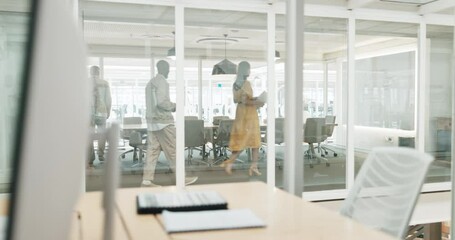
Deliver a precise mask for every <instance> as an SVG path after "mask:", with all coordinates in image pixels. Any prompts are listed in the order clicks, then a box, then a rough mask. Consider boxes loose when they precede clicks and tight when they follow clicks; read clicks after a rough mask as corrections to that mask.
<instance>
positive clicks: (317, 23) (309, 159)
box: [80, 1, 453, 192]
mask: <svg viewBox="0 0 455 240" xmlns="http://www.w3.org/2000/svg"><path fill="white" fill-rule="evenodd" d="M386 5H387V4H384V7H385V6H386ZM395 5H396V4H395ZM395 5H394V4H392V5H391V6H395ZM398 5H399V4H398ZM399 6H401V5H399ZM404 6H406V5H404ZM219 8H220V7H217V4H214V5H213V9H210V8H196V7H188V8H185V15H184V17H183V19H181V20H180V21H181V22H183V26H181V27H183V33H184V34H183V38H182V39H181V40H182V41H183V50H184V53H185V54H184V66H183V69H180V71H181V74H182V77H183V82H184V84H183V93H184V99H183V102H184V105H183V106H184V116H185V117H186V118H187V119H188V117H197V119H199V120H203V122H204V126H205V130H204V131H202V132H204V137H203V138H204V140H201V141H205V143H197V144H199V146H195V147H199V148H197V149H196V150H195V149H191V148H190V150H189V151H190V152H189V151H188V150H187V147H185V148H184V149H178V150H177V151H179V150H184V151H183V152H184V153H183V154H184V155H185V159H186V164H185V168H186V169H188V170H189V171H191V172H193V173H194V174H197V175H199V176H200V179H199V182H200V183H218V182H229V181H234V182H235V181H250V180H261V181H266V178H267V174H262V175H261V176H256V177H253V178H250V177H248V174H246V171H247V168H248V166H249V162H250V161H251V154H249V152H248V151H244V152H243V153H242V154H241V155H240V156H239V157H238V161H236V163H235V164H234V169H235V170H238V171H235V173H234V175H233V176H230V177H226V176H225V174H224V173H223V169H222V168H219V167H217V165H219V164H220V161H222V160H223V158H224V159H226V158H227V157H228V156H219V154H214V150H212V149H213V148H214V145H213V132H216V130H215V131H213V128H214V125H215V127H216V124H213V123H214V119H216V118H218V117H222V116H225V117H228V118H230V119H235V112H236V104H235V103H234V101H233V95H232V84H233V82H234V80H235V77H236V76H235V73H231V74H216V73H215V74H214V71H215V65H216V64H218V63H221V61H222V60H224V59H227V60H228V61H230V62H231V63H233V64H238V63H239V62H241V61H245V60H246V61H248V62H250V64H251V74H250V76H249V77H248V80H249V81H250V82H251V85H252V89H253V93H254V94H255V95H256V96H258V95H259V94H260V93H262V92H264V91H265V92H268V93H269V94H268V95H269V97H271V96H275V98H274V101H273V103H274V106H273V109H274V115H275V120H277V119H278V121H280V120H279V119H281V118H285V117H286V116H285V111H284V109H285V95H286V94H285V84H286V83H285V78H284V72H285V59H286V56H287V52H286V46H285V33H286V26H285V25H286V23H285V15H283V14H280V12H279V11H277V13H276V14H274V19H272V20H270V19H268V16H267V13H265V12H254V11H246V10H237V11H234V10H220V9H219ZM408 8H411V7H410V6H408ZM107 9H109V10H107ZM310 10H311V8H310ZM138 11H139V12H141V13H143V14H138ZM80 13H81V15H82V22H83V25H82V26H83V30H84V38H85V40H86V42H87V44H88V49H89V55H90V56H89V59H88V64H87V66H88V67H89V66H94V65H97V66H100V68H101V74H102V78H103V79H105V80H107V81H108V82H109V84H110V85H111V94H112V109H111V114H110V118H109V119H108V122H110V121H119V122H123V121H124V119H127V118H131V117H132V118H136V119H137V118H141V120H139V122H138V123H141V124H142V125H143V127H142V136H143V135H146V131H145V128H146V119H145V115H146V106H145V99H146V97H145V90H144V89H145V86H146V84H147V83H148V81H149V80H150V79H151V78H152V77H153V76H155V75H156V71H157V70H156V68H155V64H156V63H157V62H158V61H160V60H165V61H167V62H168V63H169V64H170V73H169V77H168V81H169V85H170V97H171V100H172V101H174V102H175V101H176V100H177V95H178V94H177V92H178V91H179V89H178V88H179V85H178V84H176V81H177V80H176V75H177V70H178V69H177V67H176V60H175V48H176V41H177V40H178V39H177V38H176V33H175V31H176V24H175V18H176V16H175V7H174V6H173V5H172V4H171V5H166V4H163V5H158V4H157V5H153V4H147V5H145V6H144V5H140V4H127V3H109V2H97V1H82V2H80ZM317 15H318V11H316V10H315V11H313V12H312V13H311V14H309V16H305V21H304V25H305V26H304V46H305V52H304V65H303V79H304V80H303V86H304V88H303V89H304V90H303V101H302V108H303V113H302V116H303V118H304V120H306V119H307V118H326V116H331V117H333V118H334V119H335V121H334V122H333V123H334V124H335V125H334V126H333V127H332V129H331V130H332V133H329V135H331V136H326V135H327V134H320V135H322V136H319V138H320V140H318V141H319V142H316V143H315V144H316V145H321V144H322V145H323V146H324V145H327V148H328V149H329V150H322V149H321V148H319V147H318V148H317V149H316V152H317V154H310V153H308V152H306V151H307V150H308V149H309V146H310V144H308V143H306V142H302V146H301V147H302V150H303V151H304V152H306V153H305V156H304V157H302V161H303V162H304V167H303V171H304V172H305V174H304V176H305V181H304V182H305V188H306V191H308V192H317V191H326V190H340V189H346V182H347V179H351V180H352V179H353V176H349V177H346V174H347V170H346V166H349V168H353V170H349V173H351V172H353V173H354V174H355V173H356V172H357V171H358V170H359V169H360V166H361V165H362V162H363V161H364V160H365V158H366V156H367V155H368V152H369V151H370V150H371V149H372V148H373V147H377V146H416V145H418V144H419V143H420V145H421V146H422V145H423V144H424V149H425V151H426V152H429V153H432V154H434V155H436V156H437V161H436V162H435V163H434V164H433V165H432V166H431V168H430V174H429V176H428V178H427V180H426V181H427V182H428V183H437V184H439V183H443V182H446V181H448V179H449V175H450V173H449V172H450V161H448V159H450V148H448V144H447V141H448V132H447V131H448V130H449V129H447V128H444V126H443V125H444V124H446V125H447V121H450V120H447V119H448V117H447V116H448V114H449V113H450V109H449V104H448V103H447V102H444V101H443V100H442V99H443V97H442V95H444V94H447V93H445V92H439V91H442V89H448V88H445V87H442V88H441V86H448V85H447V84H449V83H448V77H449V75H448V74H449V73H450V68H449V66H445V67H441V63H442V62H444V59H447V58H450V54H449V53H450V51H452V50H451V43H452V42H453V40H452V38H451V36H452V35H451V34H452V33H453V28H452V27H450V26H442V25H432V24H428V26H427V29H426V30H427V36H428V38H427V39H428V42H431V44H430V46H429V47H428V48H427V51H428V54H430V56H435V61H430V62H429V65H430V66H429V67H430V69H433V68H439V67H441V68H442V69H440V71H439V70H438V71H437V72H435V71H428V72H430V76H429V77H431V81H427V82H428V83H427V84H429V86H428V87H427V88H425V89H426V90H425V94H424V97H425V99H428V102H429V104H427V105H425V108H424V106H417V96H418V93H419V91H423V90H419V91H418V89H417V86H418V84H417V83H418V80H419V78H418V76H419V74H418V66H419V65H418V56H417V54H418V44H419V38H418V31H419V24H418V23H411V22H409V21H406V22H405V21H401V22H400V21H399V20H400V19H399V18H397V19H396V20H395V21H391V20H389V21H385V20H383V21H379V20H370V19H367V18H366V17H365V18H366V19H363V18H361V19H357V20H356V21H355V24H356V25H355V46H356V48H355V54H356V57H355V65H356V70H355V73H356V74H355V79H354V80H353V81H352V82H350V81H349V79H348V75H347V72H348V69H347V68H348V64H347V51H348V19H347V18H343V17H339V18H334V17H327V16H317ZM319 15H322V14H320V13H319ZM138 16H144V17H138ZM269 35H271V36H274V37H273V39H270V40H268V36H269ZM443 49H445V50H443ZM441 51H442V52H441ZM444 51H445V52H444ZM268 54H271V55H273V58H271V59H268V57H271V56H268ZM269 65H270V66H269ZM433 66H434V67H433ZM433 79H434V80H433ZM183 82H182V83H183ZM432 86H434V87H432ZM348 89H355V91H354V93H353V96H354V99H352V100H351V101H349V99H348V96H349V95H350V92H349V91H348ZM180 91H182V90H180ZM272 91H273V92H274V93H275V94H273V95H271V94H270V93H271V92H272ZM348 93H349V94H348ZM422 94H423V93H422ZM436 96H438V97H436ZM435 106H437V107H435ZM417 107H421V108H419V109H417ZM268 108H269V105H265V106H264V107H261V108H259V109H258V118H259V122H260V125H261V128H262V131H261V138H262V142H263V144H262V146H261V149H260V157H259V163H258V164H259V168H260V169H261V170H262V171H261V172H263V173H266V172H267V173H268V171H267V168H268V167H272V168H274V171H271V172H275V175H276V176H275V179H276V181H277V183H276V186H282V183H280V181H281V180H282V176H283V171H282V161H283V159H284V152H285V144H284V143H283V141H284V140H281V142H280V138H281V139H283V137H282V136H279V135H276V134H282V131H284V130H281V129H279V128H278V129H276V128H275V129H267V122H270V120H268V119H267V116H268V114H267V111H268ZM417 110H419V111H417ZM423 111H425V115H424V122H423V123H421V124H423V125H416V124H417V120H418V119H419V115H418V113H419V114H422V112H423ZM349 113H350V114H353V115H354V122H353V124H352V125H353V126H352V129H351V131H350V132H351V133H352V134H351V135H352V137H353V139H354V140H353V146H352V147H353V150H350V151H351V152H349V153H348V152H347V149H350V147H348V146H347V139H348V137H350V136H348V134H347V132H348V131H349V130H348V125H349V124H348V117H347V116H348V114H349ZM174 115H175V114H174ZM449 115H450V114H449ZM127 121H128V120H127ZM419 121H420V120H419ZM444 121H446V122H445V123H444ZM215 122H216V120H215ZM303 123H305V121H303ZM275 124H276V123H275ZM125 127H126V128H128V126H127V125H125ZM176 127H177V128H179V125H178V124H177V125H176ZM418 127H420V128H421V129H418ZM133 128H134V126H133ZM207 128H208V129H207ZM273 130H275V131H273ZM280 130H281V131H280ZM417 131H419V132H420V133H425V136H426V137H425V138H424V140H423V139H422V138H420V141H421V142H416V141H419V140H418V139H417V140H416V135H417V134H416V132H417ZM130 132H131V131H126V133H125V136H124V137H125V138H126V139H128V137H129V136H128V135H129V133H130ZM267 132H271V133H272V135H275V136H276V140H274V141H273V142H275V143H276V144H267V142H266V134H267ZM277 132H278V133H277ZM319 132H321V131H319ZM322 132H325V131H322ZM143 138H144V141H143V142H142V145H146V143H145V137H143ZM215 138H216V137H215ZM303 138H305V136H303ZM185 141H187V139H185ZM422 141H424V142H422ZM123 144H124V145H125V150H128V149H129V145H128V141H127V140H126V141H124V143H123ZM145 148H146V146H145V147H143V148H142V150H143V151H142V150H138V151H141V152H142V154H141V156H140V157H141V160H139V157H137V154H136V157H134V156H133V154H125V155H124V157H125V158H124V159H123V160H122V171H123V174H124V178H123V179H124V184H125V186H131V187H132V186H137V184H138V183H140V177H141V174H142V172H141V171H142V167H143V161H145V152H146V149H145ZM202 148H205V151H204V152H203V151H201V150H202ZM267 148H274V150H275V151H274V152H275V156H271V157H270V158H271V161H270V162H268V161H267V158H268V156H267ZM309 152H311V151H309ZM226 153H227V154H230V151H229V148H227V152H226ZM180 154H182V153H180ZM321 154H322V155H321ZM220 158H221V159H220ZM141 162H142V163H141ZM267 163H269V164H270V163H272V164H273V166H270V165H268V164H267ZM326 163H328V164H326ZM96 166H97V162H96V161H95V171H91V172H90V173H88V174H87V188H88V189H92V190H96V189H99V186H100V185H99V184H97V182H96V179H99V178H97V176H98V175H99V174H97V171H96V169H97V167H96ZM99 166H100V168H101V165H99ZM98 172H100V171H98ZM168 172H169V165H168V163H167V162H166V159H165V157H164V154H162V155H161V157H160V160H159V162H158V166H157V174H162V175H163V177H162V178H161V179H164V181H163V182H161V183H162V184H165V185H167V184H170V182H169V181H170V179H169V177H168V174H167V173H168ZM92 174H93V175H94V177H93V178H94V179H95V181H93V183H94V185H93V187H91V184H90V183H91V182H92V181H91V176H92ZM351 180H350V181H351ZM439 185H440V184H439ZM95 186H98V188H97V187H95Z"/></svg>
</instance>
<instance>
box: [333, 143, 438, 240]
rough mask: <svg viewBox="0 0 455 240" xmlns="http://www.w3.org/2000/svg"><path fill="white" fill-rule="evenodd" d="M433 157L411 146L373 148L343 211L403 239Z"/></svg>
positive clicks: (342, 208) (348, 215) (366, 223)
mask: <svg viewBox="0 0 455 240" xmlns="http://www.w3.org/2000/svg"><path fill="white" fill-rule="evenodd" d="M432 161H433V157H432V156H430V155H428V154H426V153H422V152H419V151H417V150H414V149H411V148H400V147H383V148H375V149H373V150H372V151H371V152H370V154H369V155H368V158H367V160H366V161H365V162H364V164H363V166H362V168H361V169H360V171H359V173H358V175H357V178H356V180H355V182H354V186H353V187H352V189H351V190H350V192H349V193H348V196H347V198H346V200H345V201H344V202H343V205H342V207H341V209H340V213H341V214H342V215H344V216H347V217H349V218H352V219H354V220H357V221H359V222H360V223H363V224H365V225H367V226H369V227H372V228H375V229H378V230H381V231H383V232H385V233H388V234H390V235H392V236H395V237H398V238H400V239H403V237H405V236H404V235H405V233H406V232H407V229H408V225H409V220H410V218H411V216H412V212H413V210H414V206H415V204H416V201H417V198H418V196H419V193H420V189H421V187H422V184H423V182H424V180H425V176H426V173H427V171H428V168H429V166H430V163H431V162H432Z"/></svg>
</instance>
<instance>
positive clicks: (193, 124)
mask: <svg viewBox="0 0 455 240" xmlns="http://www.w3.org/2000/svg"><path fill="white" fill-rule="evenodd" d="M204 144H205V138H204V120H198V119H195V120H194V119H185V147H199V146H202V145H204Z"/></svg>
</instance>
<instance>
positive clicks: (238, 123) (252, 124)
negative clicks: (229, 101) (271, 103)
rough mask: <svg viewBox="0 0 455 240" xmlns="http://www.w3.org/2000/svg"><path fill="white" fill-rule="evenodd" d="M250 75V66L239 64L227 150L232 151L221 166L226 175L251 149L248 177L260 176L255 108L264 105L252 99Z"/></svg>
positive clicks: (230, 172)
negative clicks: (233, 114)
mask: <svg viewBox="0 0 455 240" xmlns="http://www.w3.org/2000/svg"><path fill="white" fill-rule="evenodd" d="M249 75H250V64H249V63H248V62H246V61H243V62H241V63H239V66H238V69H237V78H236V80H235V83H234V85H233V89H232V91H233V95H234V103H237V110H236V113H235V120H234V123H233V125H232V130H231V137H230V141H229V148H230V149H231V151H232V154H231V156H230V157H229V160H226V161H224V162H223V164H222V165H221V166H222V167H224V168H225V171H226V173H227V174H229V175H230V174H232V163H233V162H234V161H235V160H236V159H237V157H238V156H239V154H240V153H241V152H242V151H243V150H244V149H245V148H251V149H252V162H251V166H250V169H249V171H248V173H249V175H250V176H252V175H253V174H255V175H258V176H259V175H261V172H259V170H258V167H257V162H258V158H259V147H260V146H261V135H260V134H261V133H260V129H259V119H258V113H257V108H259V107H262V106H263V105H264V103H263V102H261V101H258V100H257V98H255V97H253V89H252V88H251V84H250V82H249V81H248V80H247V78H248V76H249Z"/></svg>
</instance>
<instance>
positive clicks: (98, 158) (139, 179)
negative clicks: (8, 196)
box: [80, 2, 176, 190]
mask: <svg viewBox="0 0 455 240" xmlns="http://www.w3.org/2000/svg"><path fill="white" fill-rule="evenodd" d="M80 8H81V15H82V18H83V19H82V20H83V30H84V37H85V40H86V43H87V44H88V49H89V55H90V58H89V61H88V63H89V65H88V77H89V78H90V79H93V81H94V85H95V87H94V102H93V106H92V108H93V109H92V113H93V119H92V121H93V122H92V124H93V125H92V126H93V127H94V128H95V129H102V128H104V127H105V126H109V123H110V122H114V121H116V122H120V123H121V129H122V132H121V134H120V136H121V140H120V141H121V146H122V147H121V149H120V150H119V153H120V156H119V159H120V160H121V170H122V181H121V186H122V187H138V186H141V184H142V185H144V182H143V180H148V181H150V182H151V184H150V182H145V185H146V186H147V185H151V186H154V185H174V184H175V174H174V173H175V160H174V161H173V160H172V159H173V157H172V156H171V157H169V158H170V159H171V160H169V161H168V160H167V158H166V157H167V156H166V155H167V154H172V150H171V149H170V148H169V149H167V151H163V152H161V153H160V152H159V151H158V150H157V149H158V148H159V145H157V144H156V143H157V138H155V137H156V134H151V131H150V130H155V129H160V130H169V131H168V133H167V135H166V136H172V134H174V140H173V141H175V124H174V115H175V105H174V104H175V102H176V90H175V86H176V77H175V76H176V72H175V62H174V61H172V59H169V58H168V53H169V51H168V50H169V49H171V48H173V47H174V34H173V32H174V31H175V26H174V18H175V17H174V7H172V6H155V5H138V4H128V3H109V2H104V3H101V2H97V3H95V2H81V4H80ZM106 9H109V11H107V10H106ZM174 56H175V51H174ZM160 61H165V62H166V64H164V65H166V66H164V67H163V66H161V68H158V67H157V64H158V62H160ZM97 68H98V69H99V72H97V71H96V69H97ZM152 79H154V80H153V81H151V80H152ZM150 83H154V84H155V85H157V86H158V85H159V87H160V90H159V91H162V92H160V93H158V94H156V92H153V93H151V94H147V91H146V90H147V86H150ZM149 93H150V92H149ZM161 93H163V94H161ZM109 95H110V96H109ZM151 97H154V98H156V99H158V100H159V101H160V102H159V103H157V102H156V101H155V103H154V105H153V106H158V105H159V104H161V102H163V101H165V102H166V104H167V105H166V106H165V104H163V107H164V106H165V107H166V111H162V112H160V114H161V115H160V118H163V119H164V118H166V119H165V121H162V122H160V124H155V122H153V123H152V120H156V119H157V118H156V115H153V114H152V113H151V112H147V104H146V99H147V98H151ZM172 108H173V109H172ZM103 112H105V114H103ZM154 114H156V112H155V113H154ZM152 115H153V116H152ZM163 119H160V120H163ZM161 123H162V125H161ZM154 133H155V132H154ZM158 134H161V132H160V133H158ZM163 135H164V134H163ZM170 139H172V137H170ZM169 144H172V142H170V143H169ZM173 144H175V142H174V143H173ZM108 147H109V146H107V144H106V143H105V142H104V141H103V139H98V140H95V141H93V149H94V151H93V152H92V154H91V155H90V156H89V157H88V160H87V170H86V189H87V190H99V189H100V187H101V185H102V174H103V171H102V169H103V165H104V152H105V151H106V149H107V148H108ZM90 148H92V146H90ZM163 148H164V147H163ZM151 149H155V151H153V150H151ZM174 151H175V149H174ZM174 154H175V153H174ZM147 183H149V184H147Z"/></svg>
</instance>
